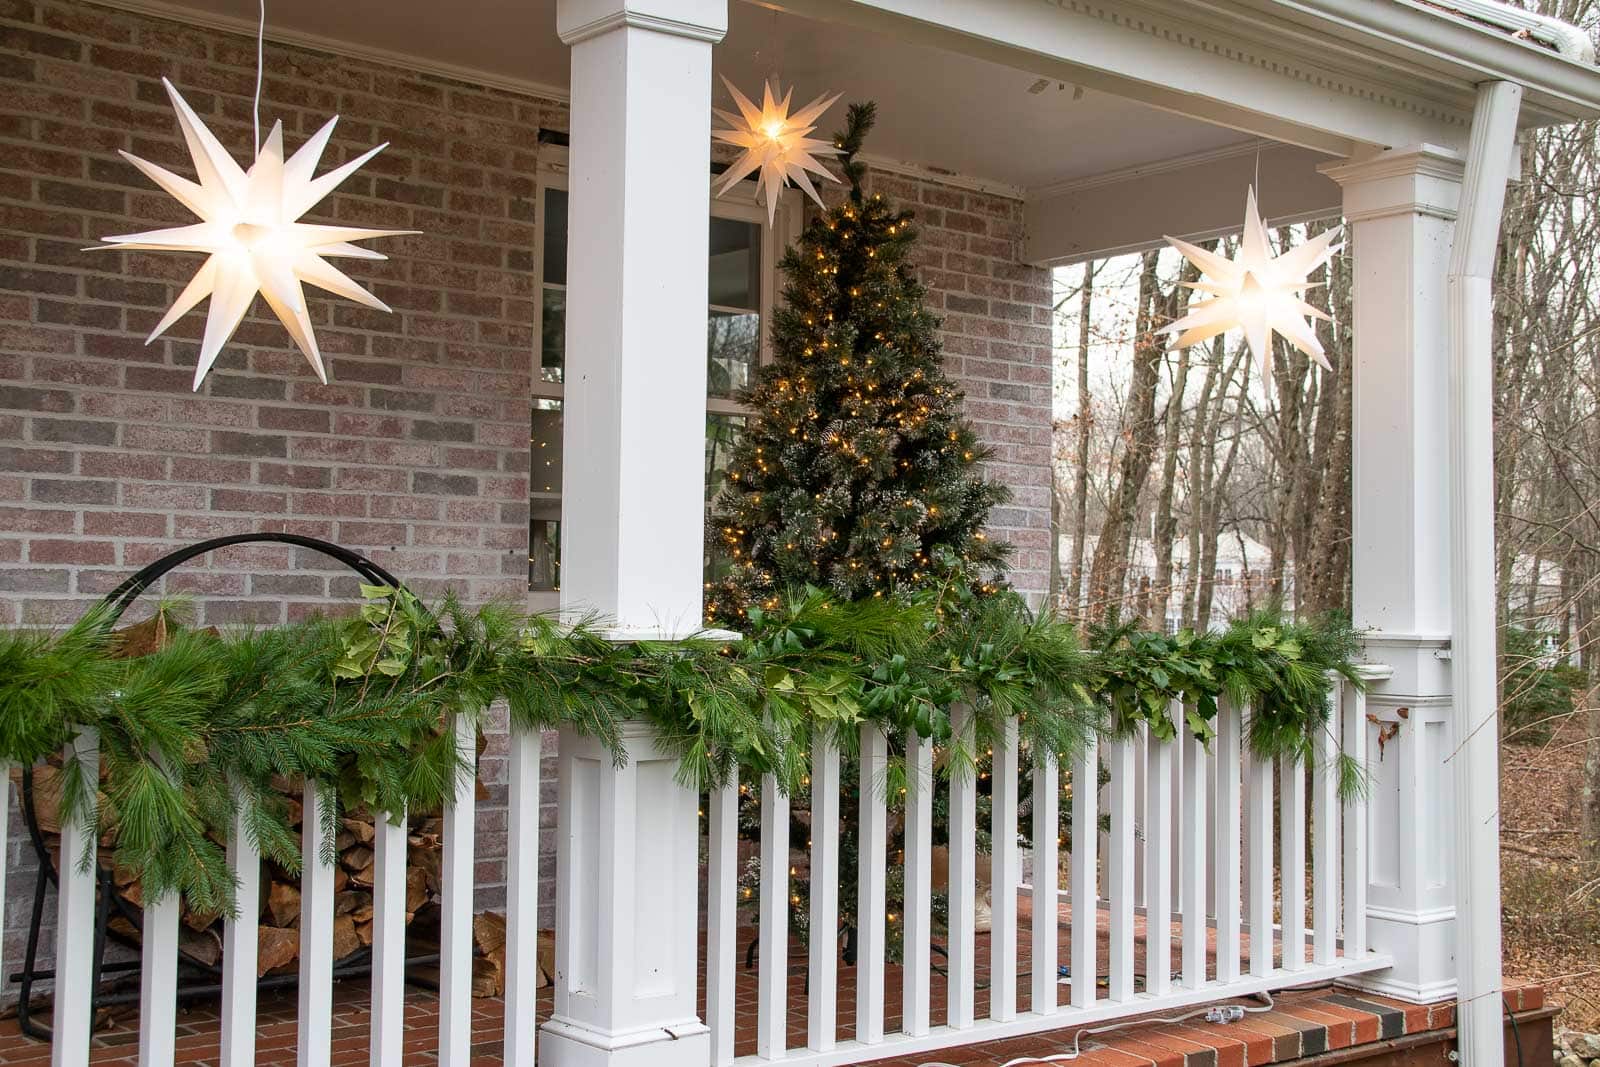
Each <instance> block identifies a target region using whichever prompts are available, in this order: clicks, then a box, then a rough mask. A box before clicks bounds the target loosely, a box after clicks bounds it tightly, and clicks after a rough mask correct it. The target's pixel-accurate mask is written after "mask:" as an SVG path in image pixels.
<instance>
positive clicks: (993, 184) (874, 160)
mask: <svg viewBox="0 0 1600 1067" xmlns="http://www.w3.org/2000/svg"><path fill="white" fill-rule="evenodd" d="M856 158H858V159H860V160H861V162H863V163H865V164H866V165H867V167H868V168H869V169H871V170H876V171H882V172H883V173H885V174H898V175H900V176H901V177H903V178H915V179H916V180H918V181H924V182H933V183H934V184H936V185H948V186H950V187H951V188H953V189H965V190H966V191H968V192H971V193H985V194H987V195H989V196H1000V197H1004V198H1006V199H1007V200H1025V199H1027V196H1028V191H1027V190H1026V189H1024V188H1022V187H1021V186H1020V185H1010V184H1008V183H1006V182H999V181H991V180H990V179H988V178H977V177H973V176H971V175H967V174H957V173H955V172H954V171H948V170H940V169H939V168H938V167H928V166H924V165H922V164H920V163H907V162H906V161H904V160H901V159H892V158H890V157H889V156H880V155H877V154H875V153H872V152H862V153H861V154H860V155H859V156H857V157H856Z"/></svg>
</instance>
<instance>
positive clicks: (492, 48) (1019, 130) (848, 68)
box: [111, 0, 1250, 195]
mask: <svg viewBox="0 0 1600 1067" xmlns="http://www.w3.org/2000/svg"><path fill="white" fill-rule="evenodd" d="M111 2H113V3H115V4H117V5H118V6H125V7H133V8H138V9H141V10H145V11H155V12H158V13H162V14H167V15H170V16H173V17H176V18H180V19H185V20H189V21H199V22H205V23H209V24H212V25H221V26H225V27H227V28H232V29H238V30H240V31H242V32H252V31H253V30H254V20H255V15H256V5H255V0H178V2H170V0H111ZM267 16H268V23H269V25H268V33H269V36H273V37H276V38H278V39H280V40H287V41H290V42H293V43H299V44H305V45H308V46H313V47H315V46H319V45H320V46H322V47H326V48H329V49H331V50H335V51H346V52H355V53H358V54H366V55H374V56H384V57H392V58H394V59H395V60H396V61H398V62H408V61H409V62H410V63H412V64H413V65H416V66H420V67H422V68H424V69H432V70H435V71H439V72H442V73H452V74H455V75H457V76H460V77H462V78H468V79H477V80H484V81H490V82H494V83H498V84H502V85H507V86H511V87H522V88H527V89H531V90H536V91H537V90H543V91H545V92H547V93H551V94H554V95H564V94H565V92H566V88H567V84H568V74H569V57H568V50H567V48H566V46H564V45H563V44H562V43H561V41H560V40H559V39H558V38H557V36H556V30H555V25H556V20H555V0H521V2H519V3H515V4H508V3H505V2H504V0H453V3H452V4H451V5H450V14H449V18H448V22H449V30H448V32H441V29H442V27H441V25H440V8H439V5H437V4H436V3H433V2H431V0H343V2H341V3H335V4H330V3H327V2H326V0H271V3H269V4H268V9H267ZM729 16H730V20H729V31H728V35H727V37H726V38H725V39H724V40H723V42H722V43H721V44H719V45H718V46H717V47H716V51H715V62H716V69H717V72H718V73H719V74H725V75H727V76H728V77H729V78H730V79H732V80H733V82H734V83H735V84H736V85H739V86H740V87H741V88H742V89H743V90H744V91H746V92H749V91H752V90H753V89H754V88H756V87H757V86H759V85H760V83H761V81H762V79H763V78H764V77H766V76H768V75H770V74H772V73H774V72H776V73H778V74H780V76H781V78H782V80H783V82H784V83H785V84H786V85H787V84H791V83H792V84H793V85H794V86H795V96H796V97H797V98H798V99H801V100H802V102H803V101H804V100H809V99H810V98H811V96H813V95H815V94H817V93H820V92H823V91H825V90H834V91H843V92H844V93H845V94H846V95H845V100H846V101H848V100H861V99H871V100H875V101H877V103H878V109H879V115H880V121H879V125H878V129H877V130H876V131H875V132H874V134H873V136H872V140H871V142H870V148H871V154H872V155H873V156H874V157H877V158H879V159H882V160H889V161H896V162H901V163H906V164H910V165H913V166H915V167H918V168H925V169H929V170H933V171H938V172H946V173H949V174H953V175H960V176H962V177H965V178H968V179H972V180H976V181H977V182H979V183H980V184H982V185H985V186H987V187H989V188H992V189H995V190H996V191H1004V192H1010V193H1013V194H1017V195H1020V194H1022V193H1024V192H1026V191H1031V190H1038V189H1040V188H1041V187H1056V186H1059V185H1060V184H1061V183H1064V182H1065V183H1071V182H1075V181H1078V180H1082V179H1086V178H1092V177H1093V176H1096V175H1101V174H1107V173H1115V172H1122V171H1126V170H1128V169H1129V168H1137V167H1142V166H1145V165H1148V164H1151V163H1154V162H1157V161H1164V160H1170V159H1173V158H1175V157H1179V158H1188V157H1191V156H1205V155H1210V154H1214V153H1217V152H1218V151H1222V152H1226V151H1227V150H1228V148H1229V146H1239V145H1242V144H1245V143H1247V142H1250V138H1249V136H1248V135H1247V134H1244V133H1241V132H1239V131H1238V130H1235V129H1230V128H1227V127H1224V126H1221V125H1215V124H1212V123H1209V122H1204V121H1199V120H1197V119H1194V118H1190V117H1186V116H1183V115H1179V114H1174V113H1172V112H1170V111H1166V110H1161V109H1158V108H1156V107H1152V106H1149V105H1148V104H1144V103H1140V102H1137V101H1135V100H1131V99H1128V98H1125V97H1122V96H1118V95H1114V94H1112V93H1108V92H1104V91H1099V90H1096V89H1093V88H1087V87H1085V86H1083V85H1081V84H1075V83H1073V82H1071V81H1066V80H1063V79H1061V78H1058V77H1041V76H1039V75H1037V74H1035V73H1031V72H1028V71H1026V70H1021V69H1017V68H1016V67H1014V66H1007V65H1002V64H1000V63H996V62H991V61H989V60H986V59H980V58H975V57H973V56H970V55H964V54H960V53H958V52H955V51H951V50H947V49H943V48H939V47H935V46H932V45H929V44H924V43H915V42H913V41H911V40H907V39H906V38H905V37H903V36H901V35H897V34H890V33H883V32H876V31H872V30H866V29H861V28H858V27H853V26H847V25H843V24H841V23H837V22H824V21H816V20H812V19H808V18H802V17H799V16H796V15H793V14H789V13H780V12H777V11H773V10H771V9H769V8H767V7H764V6H757V5H756V4H754V3H746V2H735V3H733V4H732V5H731V10H730V12H729ZM716 95H717V99H718V100H719V101H722V102H724V103H725V102H726V91H725V90H723V89H722V87H721V86H720V84H719V85H718V86H717V88H716ZM842 119H843V111H842V108H840V109H839V110H837V111H836V112H834V113H832V114H830V115H829V116H827V117H826V118H825V120H824V123H825V128H831V127H826V123H828V122H840V121H842ZM997 120H998V121H997Z"/></svg>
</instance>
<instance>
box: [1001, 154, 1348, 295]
mask: <svg viewBox="0 0 1600 1067" xmlns="http://www.w3.org/2000/svg"><path fill="white" fill-rule="evenodd" d="M1327 158H1328V157H1327V156H1325V155H1323V154H1322V153H1320V152H1313V151H1310V150H1309V149H1305V148H1295V147H1293V146H1291V145H1281V144H1272V143H1270V142H1261V141H1250V142H1246V143H1244V144H1242V145H1230V146H1228V147H1227V148H1224V149H1219V150H1216V151H1214V152H1206V153H1197V154H1195V155H1191V156H1187V157H1180V158H1177V159H1172V160H1163V161H1161V162H1158V163H1154V164H1151V165H1148V166H1144V167H1132V168H1129V169H1127V170H1125V171H1122V172H1119V173H1118V174H1116V175H1110V176H1104V177H1099V176H1097V177H1094V178H1090V179H1086V180H1084V181H1081V182H1073V183H1062V184H1061V185H1058V186H1055V187H1054V190H1053V191H1049V192H1039V193H1035V194H1033V195H1030V196H1029V198H1028V202H1027V207H1026V221H1027V246H1026V251H1025V256H1026V258H1027V259H1028V261H1029V262H1031V263H1038V264H1043V265H1047V266H1065V265H1067V264H1071V263H1082V262H1084V261H1085V260H1090V259H1097V258H1100V257H1103V256H1112V255H1121V254H1124V253H1127V252H1142V251H1146V250H1148V249H1151V248H1156V247H1159V246H1160V245H1161V244H1162V238H1163V235H1169V234H1170V235H1171V236H1173V237H1183V238H1186V239H1188V240H1196V241H1203V240H1209V239H1210V238H1213V237H1220V236H1222V235H1224V234H1228V233H1235V232H1237V231H1238V229H1239V220H1240V219H1242V218H1243V217H1244V200H1245V189H1246V187H1248V186H1249V185H1251V184H1255V185H1256V186H1257V187H1258V188H1257V193H1258V195H1259V196H1260V197H1261V209H1262V213H1263V215H1264V216H1265V218H1266V219H1267V221H1268V222H1269V223H1270V224H1271V225H1274V226H1285V225H1291V224H1293V223H1297V222H1308V221H1310V220H1312V219H1320V218H1331V217H1336V216H1338V214H1339V210H1340V190H1339V187H1338V185H1337V184H1335V183H1334V182H1333V181H1331V180H1329V179H1328V178H1327V177H1325V176H1324V175H1322V174H1320V173H1319V172H1318V171H1317V167H1318V165H1319V164H1321V163H1323V162H1325V161H1326V160H1327Z"/></svg>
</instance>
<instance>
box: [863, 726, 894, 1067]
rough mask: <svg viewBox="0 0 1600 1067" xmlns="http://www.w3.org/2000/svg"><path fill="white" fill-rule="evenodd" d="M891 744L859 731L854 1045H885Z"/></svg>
mask: <svg viewBox="0 0 1600 1067" xmlns="http://www.w3.org/2000/svg"><path fill="white" fill-rule="evenodd" d="M888 768H889V743H888V740H887V738H885V737H884V735H883V731H882V730H881V729H879V728H878V727H877V726H873V725H870V724H869V725H866V726H863V727H861V788H860V790H859V795H860V800H861V809H860V810H861V816H860V824H859V826H860V830H859V835H860V836H859V838H858V848H857V850H856V859H857V865H856V891H857V902H856V932H857V936H856V1040H857V1041H860V1042H861V1043H862V1044H864V1045H875V1044H878V1043H879V1042H881V1041H882V1040H883V979H884V958H885V955H886V952H885V950H886V947H887V946H886V944H885V938H886V935H887V926H886V923H885V918H884V916H885V903H886V900H887V891H888V873H889V820H888V812H887V810H886V808H885V804H884V795H883V791H884V789H886V788H887V784H886V783H885V781H884V776H885V774H886V773H887V772H888Z"/></svg>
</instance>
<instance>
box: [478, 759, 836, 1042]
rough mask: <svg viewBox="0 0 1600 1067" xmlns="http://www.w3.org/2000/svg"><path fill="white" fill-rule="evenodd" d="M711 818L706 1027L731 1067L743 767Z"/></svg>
mask: <svg viewBox="0 0 1600 1067" xmlns="http://www.w3.org/2000/svg"><path fill="white" fill-rule="evenodd" d="M706 821H707V822H708V823H709V825H710V838H711V840H710V842H709V844H708V845H707V853H708V856H709V861H710V862H709V864H708V869H707V872H706V1026H707V1027H708V1028H709V1029H710V1030H711V1067H729V1065H730V1064H732V1063H733V1031H734V1024H735V1020H736V1017H737V1011H738V997H737V991H736V985H735V982H736V980H737V979H736V975H737V972H736V970H735V968H736V966H737V964H736V962H735V961H736V960H737V958H738V954H739V895H738V894H739V768H737V767H734V768H733V769H732V770H731V771H729V772H728V780H727V782H725V783H724V784H723V785H721V786H718V787H716V788H713V789H712V790H711V796H710V798H709V808H708V810H707V819H706ZM815 889H816V886H815V885H814V884H813V886H812V890H813V892H814V891H815ZM508 1062H509V1061H508Z"/></svg>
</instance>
